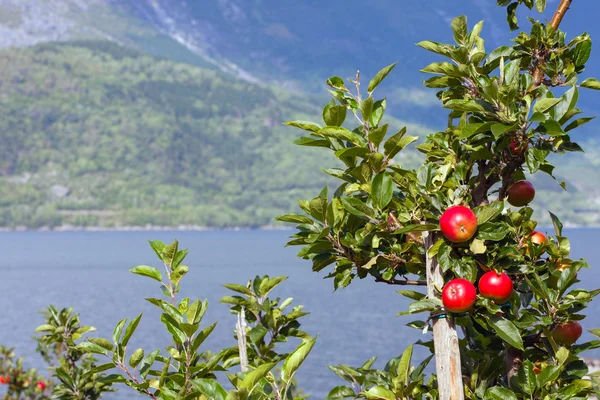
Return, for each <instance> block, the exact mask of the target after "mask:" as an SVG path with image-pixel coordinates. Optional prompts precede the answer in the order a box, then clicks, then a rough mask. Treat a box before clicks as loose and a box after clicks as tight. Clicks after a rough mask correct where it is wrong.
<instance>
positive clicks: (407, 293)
mask: <svg viewBox="0 0 600 400" xmlns="http://www.w3.org/2000/svg"><path fill="white" fill-rule="evenodd" d="M396 292H397V293H399V294H401V295H402V296H404V297H408V298H409V299H412V300H417V301H419V300H423V299H424V298H425V297H427V295H426V294H424V293H420V292H415V291H414V290H396Z"/></svg>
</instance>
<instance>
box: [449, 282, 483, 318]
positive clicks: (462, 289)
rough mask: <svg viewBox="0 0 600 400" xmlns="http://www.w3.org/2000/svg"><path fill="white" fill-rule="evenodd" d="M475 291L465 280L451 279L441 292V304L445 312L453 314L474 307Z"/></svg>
mask: <svg viewBox="0 0 600 400" xmlns="http://www.w3.org/2000/svg"><path fill="white" fill-rule="evenodd" d="M476 297H477V291H476V290H475V286H473V284H472V283H471V282H469V281H468V280H466V279H462V278H457V279H452V280H451V281H450V282H448V283H447V284H446V286H444V289H443V290H442V303H444V307H445V308H446V310H448V311H450V312H453V313H462V312H466V311H469V310H470V309H471V308H473V306H474V305H475V300H476Z"/></svg>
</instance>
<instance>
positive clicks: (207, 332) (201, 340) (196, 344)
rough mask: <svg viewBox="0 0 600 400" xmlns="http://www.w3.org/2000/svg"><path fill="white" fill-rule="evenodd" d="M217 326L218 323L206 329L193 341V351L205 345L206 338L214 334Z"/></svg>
mask: <svg viewBox="0 0 600 400" xmlns="http://www.w3.org/2000/svg"><path fill="white" fill-rule="evenodd" d="M215 326H217V323H216V322H213V323H212V324H211V325H210V326H209V327H208V328H205V329H204V330H202V331H200V332H199V333H198V335H196V337H195V338H194V340H193V341H192V350H194V351H196V350H197V349H198V347H200V345H201V344H202V343H204V341H205V340H206V338H207V337H208V336H209V335H210V334H211V333H212V331H213V329H215Z"/></svg>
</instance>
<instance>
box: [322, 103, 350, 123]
mask: <svg viewBox="0 0 600 400" xmlns="http://www.w3.org/2000/svg"><path fill="white" fill-rule="evenodd" d="M346 111H347V108H346V107H344V106H340V105H336V106H330V105H327V106H325V108H324V109H323V121H324V122H325V124H326V125H328V126H341V125H342V124H343V123H344V121H345V120H346Z"/></svg>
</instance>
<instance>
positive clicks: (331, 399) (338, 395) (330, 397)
mask: <svg viewBox="0 0 600 400" xmlns="http://www.w3.org/2000/svg"><path fill="white" fill-rule="evenodd" d="M355 397H356V393H354V389H352V388H351V387H348V386H336V387H334V388H333V389H331V390H330V391H329V394H327V397H326V398H325V400H341V399H348V398H355Z"/></svg>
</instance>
